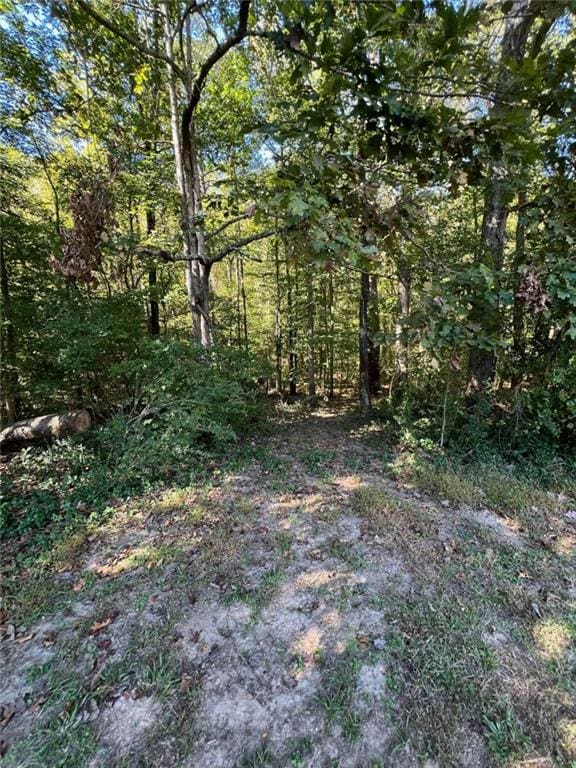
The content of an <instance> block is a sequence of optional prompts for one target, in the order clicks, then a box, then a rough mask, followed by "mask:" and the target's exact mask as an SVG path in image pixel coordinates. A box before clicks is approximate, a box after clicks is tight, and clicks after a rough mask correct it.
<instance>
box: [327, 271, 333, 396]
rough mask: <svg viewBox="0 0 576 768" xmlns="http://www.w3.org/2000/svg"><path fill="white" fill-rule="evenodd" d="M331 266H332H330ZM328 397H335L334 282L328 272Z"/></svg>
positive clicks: (330, 272)
mask: <svg viewBox="0 0 576 768" xmlns="http://www.w3.org/2000/svg"><path fill="white" fill-rule="evenodd" d="M330 266H331V265H330ZM328 397H329V398H330V399H332V398H333V397H334V281H333V279H332V269H330V270H329V272H328Z"/></svg>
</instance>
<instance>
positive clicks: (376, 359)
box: [368, 275, 380, 397]
mask: <svg viewBox="0 0 576 768" xmlns="http://www.w3.org/2000/svg"><path fill="white" fill-rule="evenodd" d="M379 331H380V308H379V306H378V275H371V276H370V302H369V305H368V379H369V386H370V394H371V395H372V396H373V397H374V396H375V395H377V394H378V393H379V392H380V344H379V343H378V342H376V341H375V340H374V336H375V335H376V334H377V333H378V332H379Z"/></svg>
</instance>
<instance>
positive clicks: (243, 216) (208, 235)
mask: <svg viewBox="0 0 576 768" xmlns="http://www.w3.org/2000/svg"><path fill="white" fill-rule="evenodd" d="M251 216H252V213H241V214H240V215H239V216H235V217H234V218H233V219H228V221H225V222H224V224H222V226H220V227H218V229H215V230H214V231H213V232H207V233H206V234H205V235H204V239H205V240H206V241H208V240H210V239H211V238H213V237H216V235H219V234H220V233H221V232H223V231H224V230H225V229H228V227H230V226H232V224H236V223H237V222H239V221H243V220H244V219H249V218H250V217H251Z"/></svg>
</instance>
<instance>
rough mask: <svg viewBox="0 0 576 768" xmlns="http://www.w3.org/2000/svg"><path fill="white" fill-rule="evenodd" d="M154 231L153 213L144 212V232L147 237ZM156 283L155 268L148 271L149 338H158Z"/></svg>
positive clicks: (154, 218)
mask: <svg viewBox="0 0 576 768" xmlns="http://www.w3.org/2000/svg"><path fill="white" fill-rule="evenodd" d="M155 229H156V217H155V216H154V211H153V210H152V209H150V208H149V209H148V210H147V211H146V231H147V234H148V236H150V235H151V234H152V232H154V230H155ZM157 283H158V276H157V274H156V268H155V267H151V268H150V269H149V270H148V297H149V299H148V300H149V302H150V317H149V320H148V330H149V332H150V336H160V306H159V304H158V298H157V296H156V285H157Z"/></svg>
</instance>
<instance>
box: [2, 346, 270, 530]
mask: <svg viewBox="0 0 576 768" xmlns="http://www.w3.org/2000/svg"><path fill="white" fill-rule="evenodd" d="M140 354H141V356H140V357H139V358H137V359H136V360H133V361H131V362H128V363H123V364H120V365H118V366H117V369H116V370H115V371H114V374H115V375H116V376H117V378H118V380H121V381H122V382H124V387H125V389H124V392H125V395H129V396H130V400H129V401H126V403H125V406H124V409H123V411H121V412H118V413H117V414H116V415H114V416H113V417H112V418H110V419H108V420H107V421H106V422H105V423H103V424H101V425H99V426H98V427H97V428H96V429H94V430H92V431H91V432H89V433H87V434H85V435H82V436H79V437H76V438H71V439H67V440H59V441H56V442H55V443H54V444H53V445H51V446H48V447H47V448H28V449H25V450H24V451H22V452H20V453H19V454H17V455H16V456H14V458H12V460H11V461H10V462H9V464H8V466H7V468H6V471H5V476H4V501H3V508H2V509H3V511H2V515H3V517H2V523H3V528H4V531H5V532H7V533H10V534H22V533H24V532H26V531H28V530H30V529H35V528H41V527H42V526H44V525H45V524H46V523H49V522H51V521H58V522H59V523H61V524H66V523H67V522H69V521H71V520H73V519H75V518H78V517H82V516H92V515H95V516H100V515H101V514H107V513H108V512H110V511H111V510H110V506H109V505H110V503H111V502H112V501H113V500H114V499H115V498H119V497H120V498H121V497H123V496H126V495H129V494H131V493H134V492H137V491H141V490H143V489H146V488H150V487H155V486H158V485H162V484H163V483H166V482H168V481H176V480H181V481H182V480H190V479H191V478H193V477H195V476H197V475H199V474H202V473H203V472H205V470H206V465H207V463H208V462H209V461H210V457H211V456H213V455H215V454H216V453H217V452H218V451H221V450H222V448H223V447H225V446H226V445H229V444H230V443H231V442H234V441H236V440H237V439H238V438H239V437H240V436H241V435H242V434H245V433H246V432H247V431H249V430H251V429H254V428H255V427H256V426H257V425H258V424H259V419H260V416H261V414H262V404H261V402H260V397H259V394H258V390H257V387H256V384H255V372H256V371H257V363H256V362H255V361H248V364H247V363H246V361H245V360H243V359H240V358H239V356H238V355H237V354H235V353H234V352H230V351H228V350H214V352H213V353H212V355H211V358H212V359H211V360H208V359H207V358H206V353H205V352H203V351H202V350H200V349H197V348H192V347H190V345H189V344H183V343H178V342H171V343H170V342H166V341H164V342H149V343H147V344H144V345H143V347H142V349H141V350H140Z"/></svg>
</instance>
